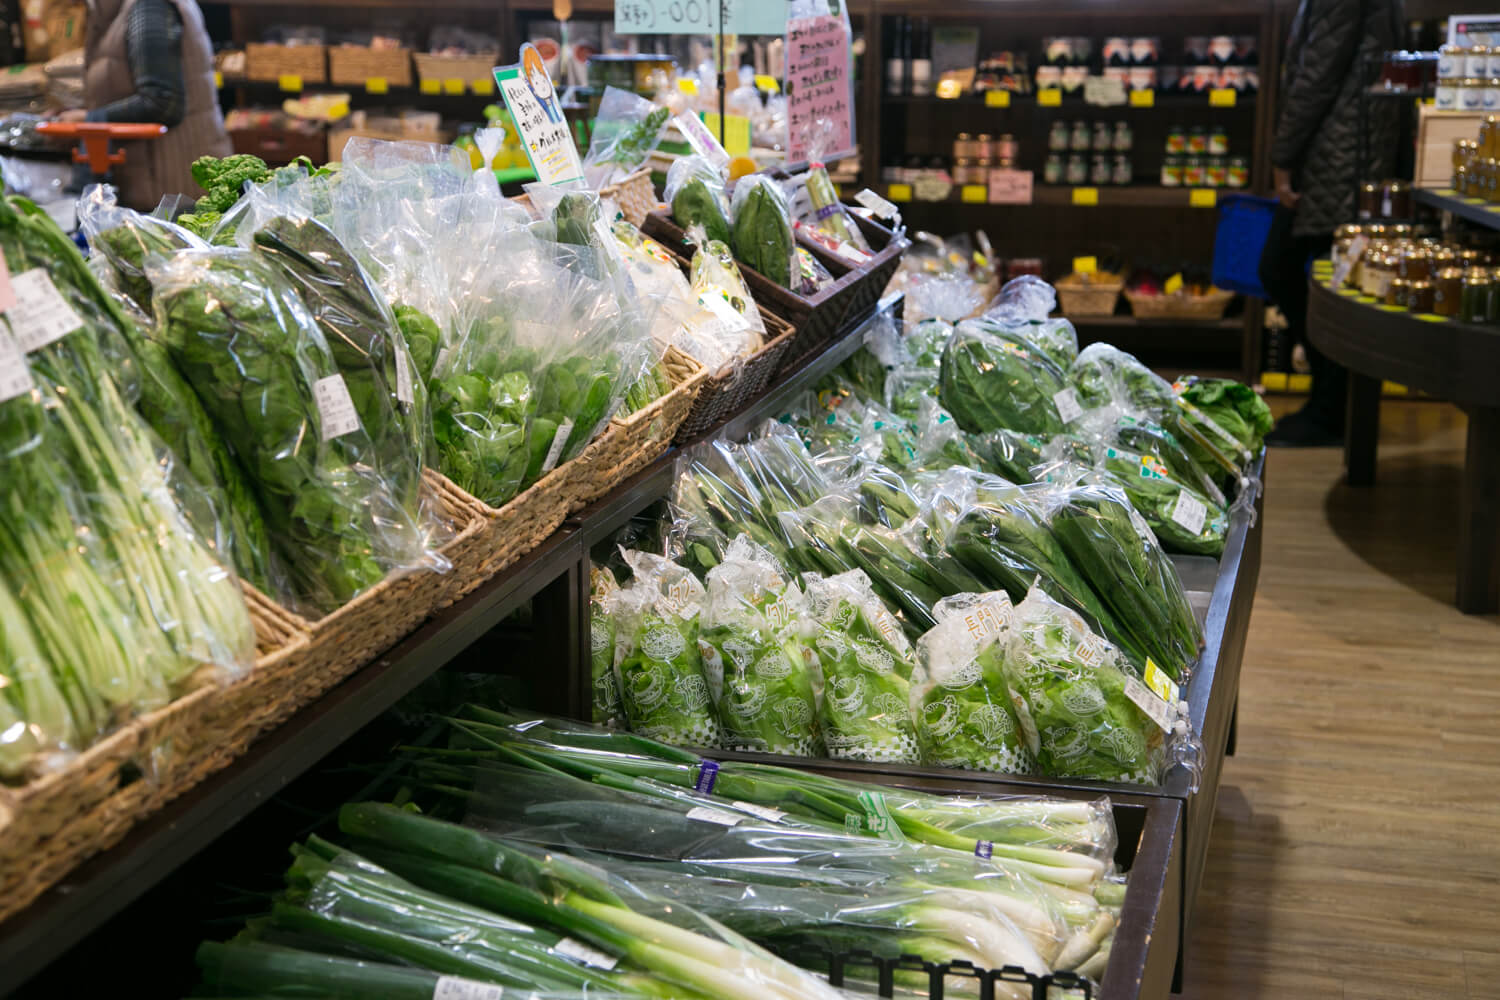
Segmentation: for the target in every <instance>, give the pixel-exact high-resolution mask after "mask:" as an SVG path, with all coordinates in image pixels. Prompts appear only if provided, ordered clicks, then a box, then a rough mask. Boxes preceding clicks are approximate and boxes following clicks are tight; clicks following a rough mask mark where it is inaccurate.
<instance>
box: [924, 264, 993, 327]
mask: <svg viewBox="0 0 1500 1000" xmlns="http://www.w3.org/2000/svg"><path fill="white" fill-rule="evenodd" d="M983 305H984V296H983V294H982V293H981V292H980V290H979V286H978V285H977V284H975V283H974V281H973V280H972V279H971V278H970V277H969V276H968V275H967V274H952V275H950V274H933V275H924V276H922V277H921V278H920V280H914V281H913V282H912V284H911V287H910V288H909V289H908V290H907V298H906V311H905V315H906V322H907V324H908V325H909V326H921V325H924V324H926V323H928V322H931V321H933V320H938V321H940V322H942V323H945V324H947V326H948V327H949V328H951V327H952V326H953V325H954V324H956V323H958V322H960V321H961V320H965V319H968V318H969V317H970V316H972V315H974V314H975V313H976V312H978V311H979V309H980V308H981V307H982V306H983ZM908 333H910V331H909V330H908Z"/></svg>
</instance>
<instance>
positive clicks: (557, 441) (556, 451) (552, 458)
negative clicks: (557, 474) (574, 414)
mask: <svg viewBox="0 0 1500 1000" xmlns="http://www.w3.org/2000/svg"><path fill="white" fill-rule="evenodd" d="M572 433H573V421H571V420H564V421H563V422H562V423H560V424H558V425H557V433H556V434H554V435H552V444H551V446H550V447H549V448H548V449H547V459H546V461H544V462H542V472H543V473H548V472H551V471H552V469H553V468H554V467H555V466H556V465H557V460H558V459H559V458H561V457H562V451H563V445H565V444H567V443H568V437H569V436H570V435H571V434H572Z"/></svg>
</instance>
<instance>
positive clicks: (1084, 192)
mask: <svg viewBox="0 0 1500 1000" xmlns="http://www.w3.org/2000/svg"><path fill="white" fill-rule="evenodd" d="M1073 204H1075V205H1097V204H1099V189H1098V188H1074V189H1073Z"/></svg>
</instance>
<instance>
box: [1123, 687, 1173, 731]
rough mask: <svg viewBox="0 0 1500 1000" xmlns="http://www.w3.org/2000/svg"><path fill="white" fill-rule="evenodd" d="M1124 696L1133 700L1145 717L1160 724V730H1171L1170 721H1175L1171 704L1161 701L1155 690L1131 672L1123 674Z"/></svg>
mask: <svg viewBox="0 0 1500 1000" xmlns="http://www.w3.org/2000/svg"><path fill="white" fill-rule="evenodd" d="M1125 697H1127V698H1129V699H1130V700H1131V701H1133V702H1135V707H1136V708H1139V709H1140V710H1141V711H1142V712H1145V713H1146V717H1147V718H1149V719H1150V720H1151V721H1152V722H1154V723H1156V724H1157V725H1158V726H1160V727H1161V729H1162V732H1164V733H1170V732H1171V731H1172V723H1173V722H1174V721H1176V720H1175V718H1174V716H1175V713H1174V712H1173V711H1172V706H1171V705H1169V704H1167V703H1166V702H1165V701H1162V700H1161V698H1160V697H1159V696H1158V695H1157V693H1156V692H1155V691H1152V690H1151V689H1150V688H1148V687H1147V686H1146V685H1144V684H1142V683H1141V681H1140V679H1139V678H1138V677H1136V676H1134V675H1133V674H1127V675H1125Z"/></svg>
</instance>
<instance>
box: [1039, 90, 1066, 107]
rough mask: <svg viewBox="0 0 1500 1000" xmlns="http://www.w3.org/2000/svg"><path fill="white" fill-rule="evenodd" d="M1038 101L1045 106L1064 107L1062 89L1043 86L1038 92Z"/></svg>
mask: <svg viewBox="0 0 1500 1000" xmlns="http://www.w3.org/2000/svg"><path fill="white" fill-rule="evenodd" d="M1036 103H1037V104H1038V105H1039V106H1041V107H1044V108H1058V107H1062V91H1061V90H1059V89H1057V88H1056V87H1043V88H1042V89H1041V90H1038V91H1037V92H1036Z"/></svg>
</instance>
